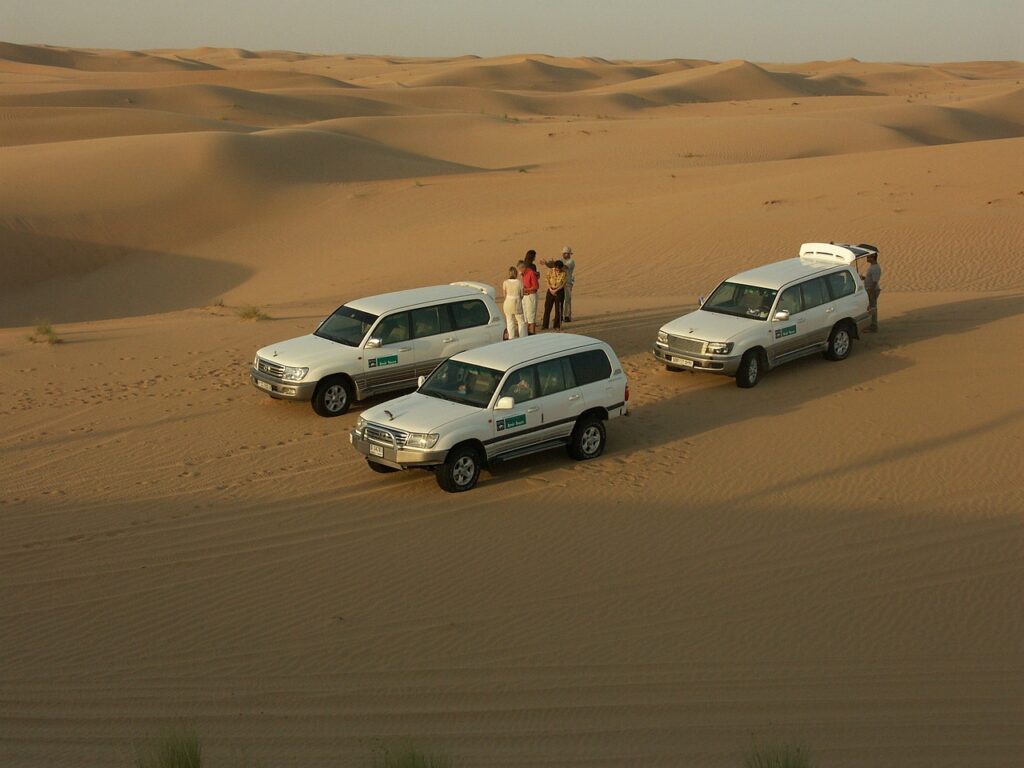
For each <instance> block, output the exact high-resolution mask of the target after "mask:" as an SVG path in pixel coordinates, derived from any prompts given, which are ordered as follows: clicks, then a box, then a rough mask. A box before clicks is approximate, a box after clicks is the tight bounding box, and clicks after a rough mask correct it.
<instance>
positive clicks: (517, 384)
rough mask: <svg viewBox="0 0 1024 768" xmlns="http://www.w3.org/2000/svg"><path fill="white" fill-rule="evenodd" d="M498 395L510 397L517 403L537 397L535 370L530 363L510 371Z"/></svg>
mask: <svg viewBox="0 0 1024 768" xmlns="http://www.w3.org/2000/svg"><path fill="white" fill-rule="evenodd" d="M498 396H499V397H511V398H512V399H514V400H515V401H516V402H517V403H522V402H525V401H527V400H533V398H535V397H537V372H536V370H535V369H534V367H533V366H532V365H530V366H527V367H526V368H520V369H519V370H518V371H512V373H510V374H509V375H508V379H506V380H505V383H504V384H503V385H502V387H501V393H500V394H499V395H498Z"/></svg>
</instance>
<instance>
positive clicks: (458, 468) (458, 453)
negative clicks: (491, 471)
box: [434, 445, 480, 493]
mask: <svg viewBox="0 0 1024 768" xmlns="http://www.w3.org/2000/svg"><path fill="white" fill-rule="evenodd" d="M434 477H435V478H436V479H437V484H438V485H439V486H441V490H443V491H448V493H460V492H461V491H468V490H470V489H471V488H473V487H474V486H475V485H476V481H477V480H478V479H479V478H480V454H479V453H477V451H476V449H475V448H472V447H471V446H468V445H463V446H458V447H456V448H453V449H452V450H450V451H449V452H448V458H447V459H445V462H444V464H442V465H441V466H439V467H438V468H437V470H435V472H434Z"/></svg>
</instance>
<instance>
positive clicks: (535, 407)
mask: <svg viewBox="0 0 1024 768" xmlns="http://www.w3.org/2000/svg"><path fill="white" fill-rule="evenodd" d="M539 410H540V406H539V405H535V406H533V407H532V408H527V409H526V412H527V413H536V412H537V411H539Z"/></svg>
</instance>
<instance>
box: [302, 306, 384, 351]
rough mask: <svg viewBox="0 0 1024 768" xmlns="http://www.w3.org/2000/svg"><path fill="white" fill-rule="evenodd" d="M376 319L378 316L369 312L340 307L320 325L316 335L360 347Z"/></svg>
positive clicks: (315, 332)
mask: <svg viewBox="0 0 1024 768" xmlns="http://www.w3.org/2000/svg"><path fill="white" fill-rule="evenodd" d="M376 319H377V316H376V315H371V314H369V313H368V312H360V311H359V310H358V309H352V308H351V307H338V308H337V309H336V310H334V313H333V314H332V315H331V316H330V317H328V318H327V319H326V320H324V321H323V322H322V323H320V327H319V328H317V329H316V331H314V335H315V336H319V337H320V338H322V339H329V340H330V341H336V342H338V343H339V344H344V345H346V346H349V347H358V346H359V342H361V341H362V340H363V337H364V336H366V333H367V332H368V331H369V330H370V327H371V326H372V325H373V323H374V321H375V320H376Z"/></svg>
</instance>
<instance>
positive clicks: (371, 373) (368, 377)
mask: <svg viewBox="0 0 1024 768" xmlns="http://www.w3.org/2000/svg"><path fill="white" fill-rule="evenodd" d="M411 335H412V334H411V333H410V329H409V313H408V312H406V311H402V312H394V313H392V314H390V315H385V316H384V317H382V318H381V319H380V320H379V321H378V322H377V325H376V326H375V327H374V329H373V330H372V331H371V332H370V337H369V339H368V340H367V342H366V345H365V346H364V348H363V382H364V384H363V389H365V391H366V392H369V393H372V392H386V391H389V390H392V389H401V388H404V387H414V386H415V385H416V352H415V348H414V346H413V340H412V338H411ZM374 340H377V341H379V343H380V346H377V347H374V346H372V344H373V343H374Z"/></svg>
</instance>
